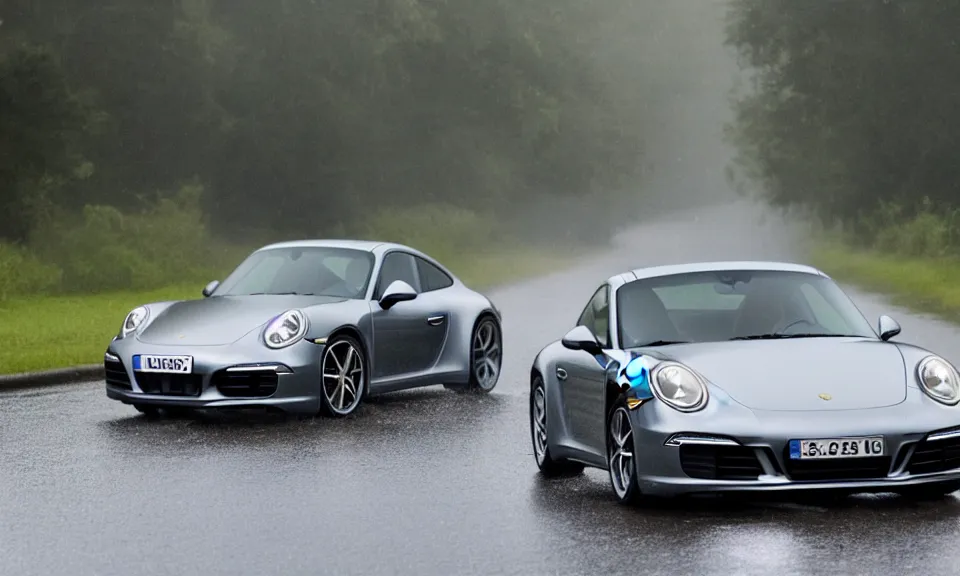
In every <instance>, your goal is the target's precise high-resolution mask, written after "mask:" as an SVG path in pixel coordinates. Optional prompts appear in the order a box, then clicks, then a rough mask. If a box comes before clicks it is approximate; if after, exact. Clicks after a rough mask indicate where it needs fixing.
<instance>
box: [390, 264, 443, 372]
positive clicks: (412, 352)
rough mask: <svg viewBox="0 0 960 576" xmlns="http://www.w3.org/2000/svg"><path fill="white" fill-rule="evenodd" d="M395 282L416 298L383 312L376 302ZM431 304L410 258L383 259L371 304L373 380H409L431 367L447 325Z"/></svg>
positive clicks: (441, 314)
mask: <svg viewBox="0 0 960 576" xmlns="http://www.w3.org/2000/svg"><path fill="white" fill-rule="evenodd" d="M396 280H402V281H404V282H406V283H407V284H409V285H410V286H411V287H412V288H413V289H414V290H415V291H416V292H417V297H416V298H414V299H413V300H410V301H407V302H398V303H397V304H395V305H394V306H392V307H391V308H389V309H388V310H384V309H382V308H380V305H379V304H378V303H377V301H378V300H379V299H380V296H381V295H382V294H383V291H384V290H386V289H387V287H388V286H390V284H391V283H393V282H394V281H396ZM434 300H435V299H434V298H433V295H432V294H431V293H430V292H426V293H424V292H423V291H422V289H421V281H420V272H419V269H418V267H417V263H416V260H415V259H414V256H413V255H412V254H409V253H407V252H403V251H399V250H395V251H392V252H389V253H387V254H386V255H385V256H384V259H383V264H382V266H381V267H380V274H379V276H378V278H377V284H376V289H375V290H374V294H373V302H371V308H372V313H371V316H372V320H373V362H374V365H373V378H374V379H378V380H382V379H393V378H397V377H404V376H411V375H413V374H415V373H417V372H420V371H423V370H426V369H427V368H429V367H430V366H431V365H432V362H433V360H434V359H435V358H436V356H437V354H438V353H439V350H438V346H442V344H443V340H442V334H443V333H444V332H445V330H446V321H447V320H446V313H445V312H443V311H438V310H435V307H436V306H435V304H434ZM438 335H439V336H438ZM438 342H439V345H438Z"/></svg>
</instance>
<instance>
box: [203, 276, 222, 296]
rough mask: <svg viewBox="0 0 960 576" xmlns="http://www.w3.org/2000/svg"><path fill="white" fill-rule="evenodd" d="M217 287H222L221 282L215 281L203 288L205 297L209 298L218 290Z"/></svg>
mask: <svg viewBox="0 0 960 576" xmlns="http://www.w3.org/2000/svg"><path fill="white" fill-rule="evenodd" d="M217 286H220V281H219V280H214V281H213V282H211V283H209V284H207V285H206V286H204V287H203V297H204V298H209V297H210V295H211V294H213V291H214V290H216V289H217Z"/></svg>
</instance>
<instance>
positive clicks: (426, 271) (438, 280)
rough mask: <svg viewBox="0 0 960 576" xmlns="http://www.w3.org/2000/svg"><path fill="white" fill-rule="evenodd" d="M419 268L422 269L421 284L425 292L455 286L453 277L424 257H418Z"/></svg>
mask: <svg viewBox="0 0 960 576" xmlns="http://www.w3.org/2000/svg"><path fill="white" fill-rule="evenodd" d="M416 261H417V268H419V269H420V286H421V289H422V290H423V291H424V292H432V291H433V290H441V289H443V288H449V287H451V286H453V279H452V278H450V277H449V276H447V273H446V272H444V271H443V270H441V269H440V268H438V267H436V266H434V265H433V264H431V263H430V262H427V261H426V260H424V259H423V258H416Z"/></svg>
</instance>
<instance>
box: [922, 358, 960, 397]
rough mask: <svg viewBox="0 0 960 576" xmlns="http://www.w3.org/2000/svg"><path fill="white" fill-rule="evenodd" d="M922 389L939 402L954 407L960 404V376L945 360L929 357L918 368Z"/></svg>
mask: <svg viewBox="0 0 960 576" xmlns="http://www.w3.org/2000/svg"><path fill="white" fill-rule="evenodd" d="M917 376H919V379H920V388H921V389H923V391H924V392H926V393H927V396H930V397H931V398H933V399H934V400H936V401H937V402H940V403H941V404H946V405H948V406H953V405H954V404H956V403H957V402H960V376H958V375H957V370H956V369H955V368H954V367H953V366H951V365H950V363H949V362H947V361H946V360H944V359H943V358H938V357H936V356H928V357H927V358H924V359H923V360H922V361H921V362H920V365H919V366H917Z"/></svg>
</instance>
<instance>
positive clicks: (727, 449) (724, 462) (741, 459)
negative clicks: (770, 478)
mask: <svg viewBox="0 0 960 576" xmlns="http://www.w3.org/2000/svg"><path fill="white" fill-rule="evenodd" d="M680 466H681V467H682V468H683V473H684V474H686V475H687V476H689V477H691V478H701V479H706V480H756V479H757V477H759V476H760V475H761V474H763V467H762V466H760V461H759V460H758V459H757V455H756V452H755V451H754V449H753V448H748V447H746V446H709V445H701V444H684V445H682V446H680Z"/></svg>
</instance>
